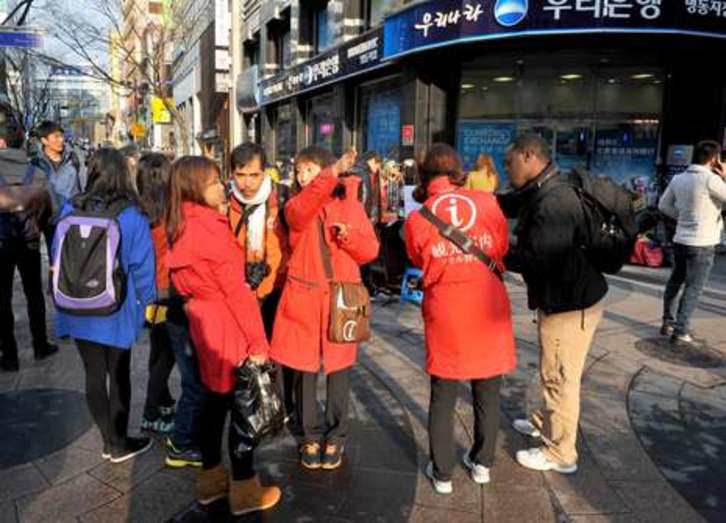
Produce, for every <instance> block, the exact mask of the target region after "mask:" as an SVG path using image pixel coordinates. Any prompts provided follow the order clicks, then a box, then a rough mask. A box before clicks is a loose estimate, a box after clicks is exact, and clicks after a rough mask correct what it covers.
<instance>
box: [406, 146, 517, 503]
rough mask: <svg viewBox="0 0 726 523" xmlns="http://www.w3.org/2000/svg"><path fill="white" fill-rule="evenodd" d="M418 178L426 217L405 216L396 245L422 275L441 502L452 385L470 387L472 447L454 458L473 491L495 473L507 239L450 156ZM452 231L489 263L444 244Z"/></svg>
mask: <svg viewBox="0 0 726 523" xmlns="http://www.w3.org/2000/svg"><path fill="white" fill-rule="evenodd" d="M419 175H420V186H419V188H418V189H417V191H416V194H417V197H418V199H419V201H420V202H421V203H422V204H423V206H424V207H425V209H427V210H428V211H429V213H430V214H429V215H428V216H429V217H428V218H427V217H426V216H427V214H425V213H422V212H421V211H416V212H414V213H412V214H411V216H410V217H409V218H408V220H407V221H406V225H405V238H406V250H407V252H408V255H409V257H410V259H411V261H412V263H413V264H414V265H415V266H416V267H419V268H421V269H422V270H423V290H424V301H423V306H422V314H423V319H424V334H425V340H426V370H427V372H428V373H429V374H430V376H431V398H430V403H429V423H428V429H429V443H430V458H431V461H430V463H429V465H428V467H427V468H426V475H427V476H428V477H429V479H431V481H432V483H433V486H434V489H435V490H436V491H437V492H438V493H440V494H449V493H451V492H452V489H453V487H452V484H451V474H452V471H453V468H454V464H455V461H456V456H455V448H456V447H455V444H454V411H455V405H456V397H457V395H458V388H459V383H458V382H459V381H460V380H466V381H469V382H470V383H471V391H472V399H473V407H474V446H473V447H472V448H471V449H470V450H469V451H467V452H466V453H465V454H464V455H463V456H462V461H463V463H464V466H465V467H466V468H467V469H469V471H470V475H471V478H472V480H473V481H475V482H476V483H488V482H489V468H490V467H491V466H492V465H493V463H494V451H495V449H496V442H497V433H498V431H499V403H500V395H499V389H500V386H501V383H502V375H503V374H506V373H508V372H511V371H513V370H514V368H515V364H516V358H515V352H514V334H513V331H512V314H511V306H510V303H509V296H508V295H507V290H506V288H505V286H504V282H503V281H502V277H501V275H502V272H503V270H504V267H503V262H502V260H503V258H504V255H505V254H506V253H507V250H508V247H509V245H508V237H509V233H508V229H507V221H506V220H505V218H504V215H503V214H502V211H501V210H500V209H499V206H498V204H497V201H496V199H495V197H494V196H493V195H491V194H488V193H484V192H478V191H470V190H467V189H464V188H463V186H464V184H465V181H466V175H465V174H464V173H463V172H462V169H461V159H460V158H459V155H458V153H457V152H456V151H455V150H454V149H453V148H452V147H451V146H449V145H446V144H434V145H432V146H431V147H430V148H429V150H428V153H427V154H426V157H425V159H424V161H423V163H422V165H421V166H420V168H419ZM435 222H437V223H435ZM451 226H454V227H456V228H457V229H458V230H459V232H460V233H461V234H462V235H466V236H468V237H469V239H470V241H471V242H472V243H473V245H474V246H476V249H478V250H479V254H482V253H483V255H484V256H482V258H484V257H488V258H489V260H488V262H489V263H488V264H485V263H483V260H482V259H480V258H479V257H478V256H476V255H474V254H472V252H473V251H471V249H470V250H468V251H467V252H463V251H462V250H461V249H460V248H459V247H458V246H457V245H455V244H454V243H453V242H451V241H449V240H448V239H446V238H445V237H444V236H443V235H442V233H441V232H440V231H441V228H449V227H451Z"/></svg>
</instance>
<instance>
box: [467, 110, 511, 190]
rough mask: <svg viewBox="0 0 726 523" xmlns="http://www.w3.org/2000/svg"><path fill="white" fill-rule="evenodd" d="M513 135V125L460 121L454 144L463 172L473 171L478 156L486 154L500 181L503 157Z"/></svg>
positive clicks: (502, 170) (486, 121)
mask: <svg viewBox="0 0 726 523" xmlns="http://www.w3.org/2000/svg"><path fill="white" fill-rule="evenodd" d="M515 135H516V125H515V124H514V123H508V122H492V121H489V120H462V121H460V122H459V125H458V128H457V132H456V144H457V148H458V150H459V154H460V155H461V158H462V160H463V162H464V170H465V171H471V170H473V169H475V168H476V159H477V158H478V157H479V155H480V154H488V155H490V156H491V157H492V160H494V165H495V166H496V168H497V172H498V173H499V179H500V181H502V180H503V179H504V177H505V171H504V156H505V155H506V153H507V147H509V144H510V143H511V142H512V140H514V137H515Z"/></svg>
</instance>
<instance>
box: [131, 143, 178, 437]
mask: <svg viewBox="0 0 726 523" xmlns="http://www.w3.org/2000/svg"><path fill="white" fill-rule="evenodd" d="M170 172H171V162H170V161H169V160H168V159H167V158H166V156H164V155H163V154H161V153H149V154H145V155H143V156H142V157H141V159H140V160H139V163H138V168H137V174H136V188H137V190H138V192H139V198H140V199H141V204H142V205H143V208H144V211H145V212H146V216H147V217H148V218H149V222H150V224H151V237H152V239H153V241H154V251H155V254H156V290H157V301H156V303H154V304H152V305H150V306H149V307H147V309H146V321H147V323H149V325H150V333H149V342H150V350H149V380H148V383H147V387H146V404H145V405H144V415H143V417H142V418H141V428H142V429H144V430H149V431H154V432H159V433H167V432H170V431H171V429H172V428H173V427H174V398H173V397H172V396H171V393H170V392H169V375H170V374H171V370H172V369H173V368H174V352H173V351H172V349H171V345H170V342H169V334H168V333H167V331H166V312H167V303H168V298H169V269H168V267H167V266H166V259H165V258H166V251H167V244H166V228H165V227H164V221H163V218H164V211H165V210H166V200H167V190H168V186H169V173H170Z"/></svg>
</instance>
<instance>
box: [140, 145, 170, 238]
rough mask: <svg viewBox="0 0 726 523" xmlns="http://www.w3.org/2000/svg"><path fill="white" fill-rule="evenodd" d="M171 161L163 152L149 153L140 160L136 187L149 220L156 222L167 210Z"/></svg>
mask: <svg viewBox="0 0 726 523" xmlns="http://www.w3.org/2000/svg"><path fill="white" fill-rule="evenodd" d="M170 173H171V162H170V161H169V159H168V158H167V157H166V156H165V155H163V154H162V153H148V154H145V155H143V156H142V157H141V160H139V170H138V173H137V174H136V187H137V188H138V190H139V197H140V198H141V204H142V205H143V207H144V211H146V214H147V216H148V217H149V221H151V223H152V224H156V223H158V222H159V220H161V219H162V217H163V216H164V213H165V212H166V202H167V200H168V197H167V193H168V190H169V175H170Z"/></svg>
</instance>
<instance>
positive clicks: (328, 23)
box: [313, 3, 337, 54]
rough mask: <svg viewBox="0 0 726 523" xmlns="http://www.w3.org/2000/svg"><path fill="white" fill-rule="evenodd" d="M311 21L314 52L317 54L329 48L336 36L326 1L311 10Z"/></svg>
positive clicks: (331, 14)
mask: <svg viewBox="0 0 726 523" xmlns="http://www.w3.org/2000/svg"><path fill="white" fill-rule="evenodd" d="M313 21H314V24H315V52H316V54H319V53H322V52H324V51H326V50H328V49H330V48H331V47H332V46H333V45H334V44H335V40H336V37H337V34H336V27H335V23H334V19H333V13H331V12H330V8H329V7H328V5H327V3H326V5H325V6H324V7H321V8H320V9H317V10H316V11H314V12H313Z"/></svg>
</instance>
